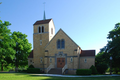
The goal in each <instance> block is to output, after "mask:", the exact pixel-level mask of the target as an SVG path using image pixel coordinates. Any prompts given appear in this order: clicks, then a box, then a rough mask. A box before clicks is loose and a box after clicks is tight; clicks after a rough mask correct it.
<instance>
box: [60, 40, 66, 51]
mask: <svg viewBox="0 0 120 80" xmlns="http://www.w3.org/2000/svg"><path fill="white" fill-rule="evenodd" d="M61 48H62V49H64V48H65V40H64V39H62V40H61Z"/></svg>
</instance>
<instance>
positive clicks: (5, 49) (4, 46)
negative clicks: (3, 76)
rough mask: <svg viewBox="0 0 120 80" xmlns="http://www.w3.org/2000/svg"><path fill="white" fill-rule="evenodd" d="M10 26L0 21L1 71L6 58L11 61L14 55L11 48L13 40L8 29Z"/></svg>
mask: <svg viewBox="0 0 120 80" xmlns="http://www.w3.org/2000/svg"><path fill="white" fill-rule="evenodd" d="M9 25H10V23H9V22H6V21H5V22H4V23H2V21H1V20H0V62H1V71H3V66H5V65H7V61H6V60H7V58H10V59H13V56H12V55H14V54H15V51H14V49H13V48H12V47H11V46H12V45H14V40H13V39H11V35H10V34H11V32H10V30H9V29H8V26H9Z"/></svg>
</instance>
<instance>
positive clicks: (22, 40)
mask: <svg viewBox="0 0 120 80" xmlns="http://www.w3.org/2000/svg"><path fill="white" fill-rule="evenodd" d="M26 37H27V35H25V34H22V33H21V32H13V33H12V38H13V39H14V40H15V43H16V45H15V46H14V47H13V48H14V50H16V54H15V58H16V60H15V59H14V60H13V64H15V62H16V66H17V67H19V66H23V67H24V66H26V65H27V64H28V60H27V58H28V56H29V53H30V52H31V48H32V47H31V43H29V42H28V40H27V39H26Z"/></svg>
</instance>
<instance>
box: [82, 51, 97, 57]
mask: <svg viewBox="0 0 120 80" xmlns="http://www.w3.org/2000/svg"><path fill="white" fill-rule="evenodd" d="M90 56H92V57H94V56H95V50H81V54H80V57H90Z"/></svg>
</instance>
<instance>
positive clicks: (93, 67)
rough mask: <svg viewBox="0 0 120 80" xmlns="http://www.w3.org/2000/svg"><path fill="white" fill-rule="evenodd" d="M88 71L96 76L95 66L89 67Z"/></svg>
mask: <svg viewBox="0 0 120 80" xmlns="http://www.w3.org/2000/svg"><path fill="white" fill-rule="evenodd" d="M90 69H91V70H92V74H97V73H98V72H97V69H96V67H95V66H93V65H92V66H91V67H90Z"/></svg>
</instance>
